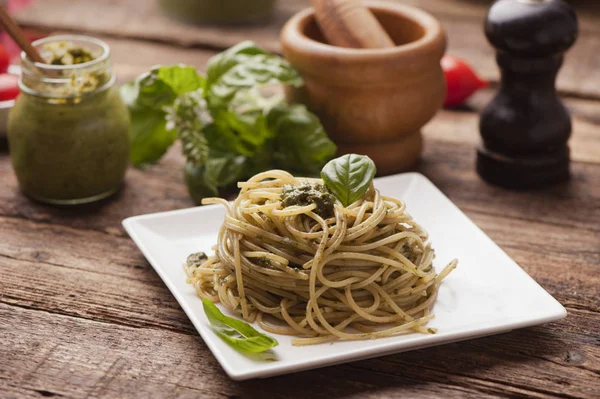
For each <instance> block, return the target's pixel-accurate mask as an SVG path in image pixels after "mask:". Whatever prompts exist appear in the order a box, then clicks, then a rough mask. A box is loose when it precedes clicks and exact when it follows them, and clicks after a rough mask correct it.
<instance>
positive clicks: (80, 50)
mask: <svg viewBox="0 0 600 399" xmlns="http://www.w3.org/2000/svg"><path fill="white" fill-rule="evenodd" d="M42 57H43V58H44V59H45V60H46V62H47V63H48V64H52V65H76V64H83V63H85V62H90V61H92V60H94V59H95V58H96V56H95V55H94V54H92V52H91V51H90V50H89V49H87V48H84V47H77V46H75V45H74V44H73V43H70V42H52V43H48V44H46V45H45V46H44V48H43V51H42Z"/></svg>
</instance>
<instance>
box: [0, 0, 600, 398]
mask: <svg viewBox="0 0 600 399" xmlns="http://www.w3.org/2000/svg"><path fill="white" fill-rule="evenodd" d="M304 3H306V2H304V1H300V0H287V1H286V0H281V1H280V4H279V10H278V13H277V16H276V18H275V21H274V22H273V23H271V24H269V25H267V26H258V27H252V28H242V27H239V28H230V29H225V28H216V27H203V28H199V27H193V26H187V25H181V24H178V23H177V22H174V21H171V20H168V19H166V18H165V17H163V16H162V15H161V14H160V13H159V12H158V11H157V10H156V6H155V2H154V1H152V0H146V1H142V0H120V1H117V0H112V1H111V0H103V1H98V0H79V1H71V0H45V1H39V2H38V3H37V4H36V5H34V6H33V7H31V8H29V9H26V10H24V11H22V12H20V14H19V15H18V18H19V20H20V22H21V23H23V24H24V25H27V26H28V27H31V28H35V29H38V30H44V31H47V32H86V33H88V34H91V35H94V36H98V37H101V38H103V39H105V40H106V41H107V42H108V43H109V44H110V45H111V46H112V49H113V59H114V61H115V69H116V70H117V72H118V73H119V74H120V77H121V80H122V81H124V80H128V79H131V78H132V77H134V76H135V75H137V74H139V73H141V72H143V71H146V70H147V69H148V68H149V67H150V66H151V65H153V64H172V63H178V62H183V63H188V64H192V65H195V66H197V67H198V68H199V69H203V68H204V67H205V63H206V60H207V59H208V58H209V57H210V56H212V55H213V54H214V53H215V52H216V51H217V50H220V49H222V48H225V47H227V46H230V45H232V44H234V43H236V42H238V41H240V40H242V39H247V38H251V39H254V40H256V41H257V42H258V43H259V44H261V45H263V46H265V47H267V48H269V49H271V50H274V51H277V50H278V39H277V32H278V29H279V28H280V26H281V24H282V23H283V22H284V21H285V20H286V19H287V18H288V17H289V16H290V15H291V14H292V13H293V12H295V11H297V10H298V9H300V8H302V7H304V6H305V4H304ZM405 3H409V4H415V5H419V6H421V7H423V8H425V9H427V10H429V11H431V12H432V13H433V14H435V15H436V16H437V17H438V18H439V19H440V20H441V21H442V22H443V24H444V26H445V28H446V29H447V31H448V34H449V40H450V41H449V51H450V52H451V53H454V54H456V55H459V56H462V57H464V58H466V59H468V60H469V61H470V62H471V63H472V64H473V65H474V66H475V67H476V68H477V69H478V70H479V71H480V73H481V74H482V75H483V76H485V77H486V78H489V79H490V80H491V81H492V82H493V83H497V81H498V72H497V70H496V67H495V63H494V59H493V52H492V49H491V48H490V47H489V46H488V45H487V43H486V41H485V38H484V37H483V35H482V33H481V22H482V18H483V15H484V12H485V9H486V7H487V6H488V5H489V2H484V1H475V0H470V1H469V0H407V1H405ZM573 3H574V5H575V6H576V7H577V8H578V10H579V14H580V18H581V27H582V31H581V37H580V39H579V41H578V43H577V45H576V47H575V48H574V49H573V50H572V51H571V53H570V54H569V55H568V57H567V60H566V64H565V66H564V69H563V72H562V74H561V76H560V79H559V85H558V86H559V90H560V92H561V94H562V95H563V96H564V99H565V101H566V104H567V105H568V106H569V108H570V110H571V111H572V114H573V118H574V134H573V138H572V140H571V146H572V150H573V159H574V162H573V165H572V170H573V178H572V180H571V181H570V182H569V183H566V184H562V185H559V186H556V187H552V188H549V189H545V190H539V191H531V192H515V191H507V190H503V189H500V188H497V187H493V186H490V185H488V184H486V183H484V182H483V181H481V180H480V179H479V178H478V177H477V175H476V173H475V170H474V161H475V149H474V148H475V144H476V142H477V140H478V128H477V123H478V116H477V112H478V111H479V110H480V109H481V108H482V107H483V106H484V105H485V104H486V102H487V101H489V99H490V97H491V95H492V94H493V89H490V90H488V91H485V92H481V93H479V94H478V95H477V96H475V97H474V98H473V99H472V101H471V102H470V103H469V105H468V106H466V107H464V108H461V109H459V110H454V111H442V112H440V113H439V114H438V116H437V117H436V119H435V120H434V121H433V122H431V123H430V124H429V125H428V126H427V127H426V128H425V131H424V133H425V136H426V148H425V152H424V154H423V157H422V160H421V162H420V163H419V165H418V167H417V168H416V170H417V171H419V172H421V173H423V174H425V175H426V176H427V177H429V178H430V179H431V180H432V181H433V182H434V183H435V184H436V185H437V186H438V187H439V188H440V189H441V190H442V191H443V192H444V193H446V194H447V195H448V197H450V199H451V200H452V201H454V202H455V203H456V204H457V205H458V206H459V207H460V208H461V209H462V210H463V211H464V212H466V214H467V215H468V216H469V217H470V218H472V219H473V220H474V221H475V223H477V225H479V226H480V227H481V228H482V229H483V230H484V231H485V232H486V233H487V234H489V235H490V237H491V238H492V239H493V240H494V241H496V242H497V243H498V244H499V245H500V246H501V247H502V248H503V249H504V250H505V251H506V252H507V253H508V254H509V255H510V256H511V257H512V258H514V259H515V260H516V261H517V262H518V263H519V264H520V265H521V266H522V267H523V268H524V269H525V271H527V273H529V274H530V275H531V276H532V277H533V278H535V279H536V280H537V281H538V282H539V283H540V284H541V285H542V286H543V287H544V288H545V289H546V290H548V291H549V292H550V294H552V295H553V296H554V297H555V298H557V299H558V300H559V301H560V302H561V303H562V304H563V305H564V306H565V307H566V308H567V310H568V312H569V316H568V317H567V318H566V319H564V320H562V321H559V322H556V323H551V324H547V325H543V326H539V327H534V328H527V329H522V330H518V331H513V332H510V333H505V334H501V335H497V336H493V337H488V338H481V339H474V340H470V341H466V342H461V343H455V344H449V345H443V346H440V347H435V348H430V349H423V350H418V351H413V352H409V353H402V354H397V355H390V356H385V357H380V358H376V359H371V360H364V361H360V362H354V363H350V364H345V365H340V366H334V367H328V368H324V369H319V370H314V371H307V372H302V373H297V374H293V375H287V376H282V377H275V378H270V379H267V380H255V381H247V382H242V383H239V382H233V381H231V380H230V379H229V378H228V377H227V376H226V375H225V373H224V372H223V371H222V370H221V368H220V366H219V365H218V364H217V362H216V360H215V358H214V357H213V356H212V354H211V353H210V351H209V350H208V349H207V347H206V345H205V344H204V343H203V341H202V339H201V338H200V337H199V336H198V334H197V332H196V331H195V329H194V328H193V326H192V325H191V323H190V322H189V320H188V319H187V317H186V316H185V314H184V313H183V312H182V311H181V309H180V308H179V306H178V304H177V302H176V301H175V299H174V298H173V296H172V295H171V293H170V292H169V290H168V289H167V288H166V287H165V285H164V284H163V283H162V281H161V280H160V278H159V277H158V276H157V274H156V273H155V272H154V271H153V269H152V268H151V267H150V265H149V264H148V262H146V260H145V259H144V257H143V256H142V254H141V253H140V252H139V250H138V249H137V247H136V246H135V245H134V244H133V242H132V241H131V240H130V239H129V237H128V236H127V235H126V233H125V232H124V230H123V228H122V227H121V224H120V222H121V220H122V219H123V218H125V217H128V216H132V215H139V214H144V213H149V212H159V211H165V210H170V209H180V208H186V207H190V206H192V205H193V204H192V201H191V200H190V198H189V197H188V195H187V192H186V188H185V185H184V182H183V178H182V171H181V170H182V164H183V158H182V156H181V155H180V151H179V148H177V147H175V148H173V149H172V150H171V151H170V152H169V153H168V155H167V156H166V157H165V158H164V159H163V160H162V161H161V162H160V163H159V164H157V165H155V166H152V167H150V168H148V169H145V170H136V169H133V168H132V169H130V170H129V172H128V174H127V178H126V185H125V187H124V189H123V190H122V191H121V192H120V193H119V194H118V195H117V196H116V197H114V198H113V199H112V200H110V201H106V202H104V203H102V204H99V205H95V206H89V207H85V208H82V209H57V208H53V207H49V206H44V205H40V204H37V203H34V202H32V201H29V200H28V199H26V198H25V197H23V195H22V194H21V193H19V191H18V188H17V182H16V180H15V177H14V175H13V172H12V169H11V166H10V160H9V156H8V154H7V151H6V149H3V150H2V151H1V152H0V187H1V189H0V343H1V345H0V397H4V398H6V397H10V398H12V397H19V398H21V397H40V396H43V397H63V396H64V397H72V398H84V397H103V398H118V397H157V398H162V397H169V398H175V397H190V398H191V397H231V398H234V397H261V398H288V397H298V398H306V397H344V396H353V397H401V396H402V397H474V398H482V397H497V396H505V397H521V396H522V397H525V396H528V397H561V398H592V397H596V398H598V397H600V56H599V54H600V4H598V3H599V2H597V1H592V0H590V1H573Z"/></svg>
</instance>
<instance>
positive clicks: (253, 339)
mask: <svg viewBox="0 0 600 399" xmlns="http://www.w3.org/2000/svg"><path fill="white" fill-rule="evenodd" d="M202 304H203V306H204V312H205V313H206V317H207V318H208V321H209V322H210V324H211V326H212V329H213V331H214V332H215V333H216V334H217V335H218V336H219V337H221V339H222V340H223V341H225V342H227V343H228V344H229V345H231V346H232V347H233V348H235V349H237V350H238V351H240V352H244V353H261V352H264V351H267V350H269V349H271V348H273V347H275V346H277V345H279V343H278V342H277V340H275V339H274V338H272V337H270V336H268V335H266V334H262V333H260V332H258V331H256V330H255V329H254V328H253V327H252V326H251V325H249V324H247V323H245V322H243V321H241V320H238V319H234V318H233V317H228V316H225V315H224V314H223V313H221V311H220V310H219V308H217V306H216V305H215V304H214V303H212V302H211V301H210V300H208V299H206V298H204V299H203V300H202Z"/></svg>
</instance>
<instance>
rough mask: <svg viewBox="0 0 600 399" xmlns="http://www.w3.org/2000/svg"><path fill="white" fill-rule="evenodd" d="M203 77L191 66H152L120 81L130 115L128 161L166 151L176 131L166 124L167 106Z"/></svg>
mask: <svg viewBox="0 0 600 399" xmlns="http://www.w3.org/2000/svg"><path fill="white" fill-rule="evenodd" d="M204 83H205V81H204V78H203V77H202V76H201V75H199V74H198V73H197V72H196V70H195V69H194V68H193V67H187V66H182V65H174V66H164V67H154V68H152V70H151V71H150V72H148V73H145V74H143V75H141V76H139V77H138V78H137V79H136V80H135V81H133V82H130V83H127V84H125V85H123V86H122V87H121V89H120V94H121V98H122V99H123V101H124V102H125V104H126V105H127V107H128V109H129V113H130V116H131V141H132V145H131V155H130V158H131V162H132V163H133V164H134V165H136V166H141V165H143V164H145V163H153V162H156V161H158V160H159V159H160V157H161V156H162V155H163V154H164V153H165V152H166V151H167V149H168V148H169V147H170V146H171V145H172V144H173V142H174V141H175V139H176V138H177V133H176V132H174V131H172V129H170V128H168V127H167V122H166V120H165V117H166V108H167V107H169V106H171V105H172V104H173V103H174V101H175V100H176V99H177V96H179V95H181V94H183V93H186V92H189V91H195V90H198V89H200V88H202V87H203V86H204Z"/></svg>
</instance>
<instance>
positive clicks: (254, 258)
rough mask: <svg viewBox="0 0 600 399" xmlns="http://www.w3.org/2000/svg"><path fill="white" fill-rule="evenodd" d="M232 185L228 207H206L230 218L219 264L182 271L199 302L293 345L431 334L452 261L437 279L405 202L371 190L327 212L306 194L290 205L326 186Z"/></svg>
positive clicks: (262, 180)
mask: <svg viewBox="0 0 600 399" xmlns="http://www.w3.org/2000/svg"><path fill="white" fill-rule="evenodd" d="M238 186H239V187H240V188H241V191H240V194H239V196H238V197H237V199H236V200H235V201H234V202H233V203H229V202H227V201H225V200H223V199H220V198H209V199H205V200H204V201H203V203H207V204H209V203H219V204H222V205H223V206H225V208H226V209H227V211H226V215H225V221H224V223H223V225H222V227H221V230H220V232H219V238H218V242H217V244H216V246H215V247H214V250H215V255H214V256H211V257H208V258H207V259H206V260H205V261H203V262H191V263H190V262H188V264H187V265H186V272H187V275H188V282H189V283H191V284H193V285H194V287H195V289H196V292H197V294H198V296H200V297H201V298H209V299H210V300H211V301H213V302H222V303H223V304H224V305H225V306H226V307H228V308H229V309H231V310H236V311H239V312H240V313H241V315H242V317H243V318H244V320H246V321H249V322H254V321H257V322H258V323H259V325H260V326H261V327H262V328H263V329H264V330H266V331H269V332H272V333H276V334H286V335H294V336H298V338H296V339H295V340H293V344H294V345H308V344H317V343H322V342H328V341H333V340H337V339H342V340H360V339H369V338H378V337H386V336H390V335H395V334H399V333H402V332H408V331H417V332H421V333H435V330H434V329H432V328H427V327H426V324H427V322H428V321H430V320H431V319H432V318H433V314H432V313H431V308H432V305H433V303H434V302H435V299H436V295H437V292H438V288H439V285H440V282H441V281H442V279H443V278H444V277H445V276H447V275H448V273H450V272H451V271H452V270H453V269H454V268H455V267H456V264H457V261H456V260H453V261H452V262H450V264H448V265H447V266H446V267H445V268H444V269H443V270H442V271H441V272H440V273H439V274H437V273H436V272H435V270H434V267H433V264H432V260H433V258H434V251H433V250H432V249H431V247H430V244H429V242H428V238H427V233H426V232H425V231H424V230H423V229H422V228H421V227H420V226H419V225H418V224H417V223H415V222H414V220H413V219H412V218H411V217H410V216H409V215H408V214H407V213H406V212H405V205H404V203H403V202H402V201H400V200H398V199H394V198H390V197H385V196H382V195H381V194H380V193H379V191H378V190H376V189H375V188H374V187H373V185H372V184H371V186H370V188H369V190H368V191H367V193H366V194H365V195H364V197H363V198H362V199H361V200H359V201H357V202H355V203H353V204H351V205H349V206H348V207H344V206H342V204H341V203H340V202H339V201H331V204H329V205H330V207H329V208H328V207H327V205H328V204H327V201H319V200H318V198H317V199H314V198H313V197H314V196H313V197H310V196H307V195H305V196H304V197H306V198H308V200H306V198H304V200H305V202H304V203H303V204H300V205H288V206H286V204H287V203H288V202H289V201H286V200H287V199H288V198H286V195H287V194H288V193H289V192H290V190H292V189H294V188H297V187H302V186H304V187H305V188H306V187H308V188H309V189H312V190H314V191H315V192H319V190H321V191H323V187H324V186H323V182H322V181H321V180H319V179H307V178H296V177H294V176H292V175H290V174H289V173H287V172H284V171H280V170H272V171H268V172H264V173H260V174H258V175H256V176H254V177H252V178H251V179H250V180H248V181H247V182H243V183H239V184H238ZM313 194H314V193H313ZM322 199H323V198H322ZM323 203H325V205H326V206H322V205H323ZM267 315H268V316H271V317H270V320H268V319H269V317H265V316H267Z"/></svg>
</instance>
